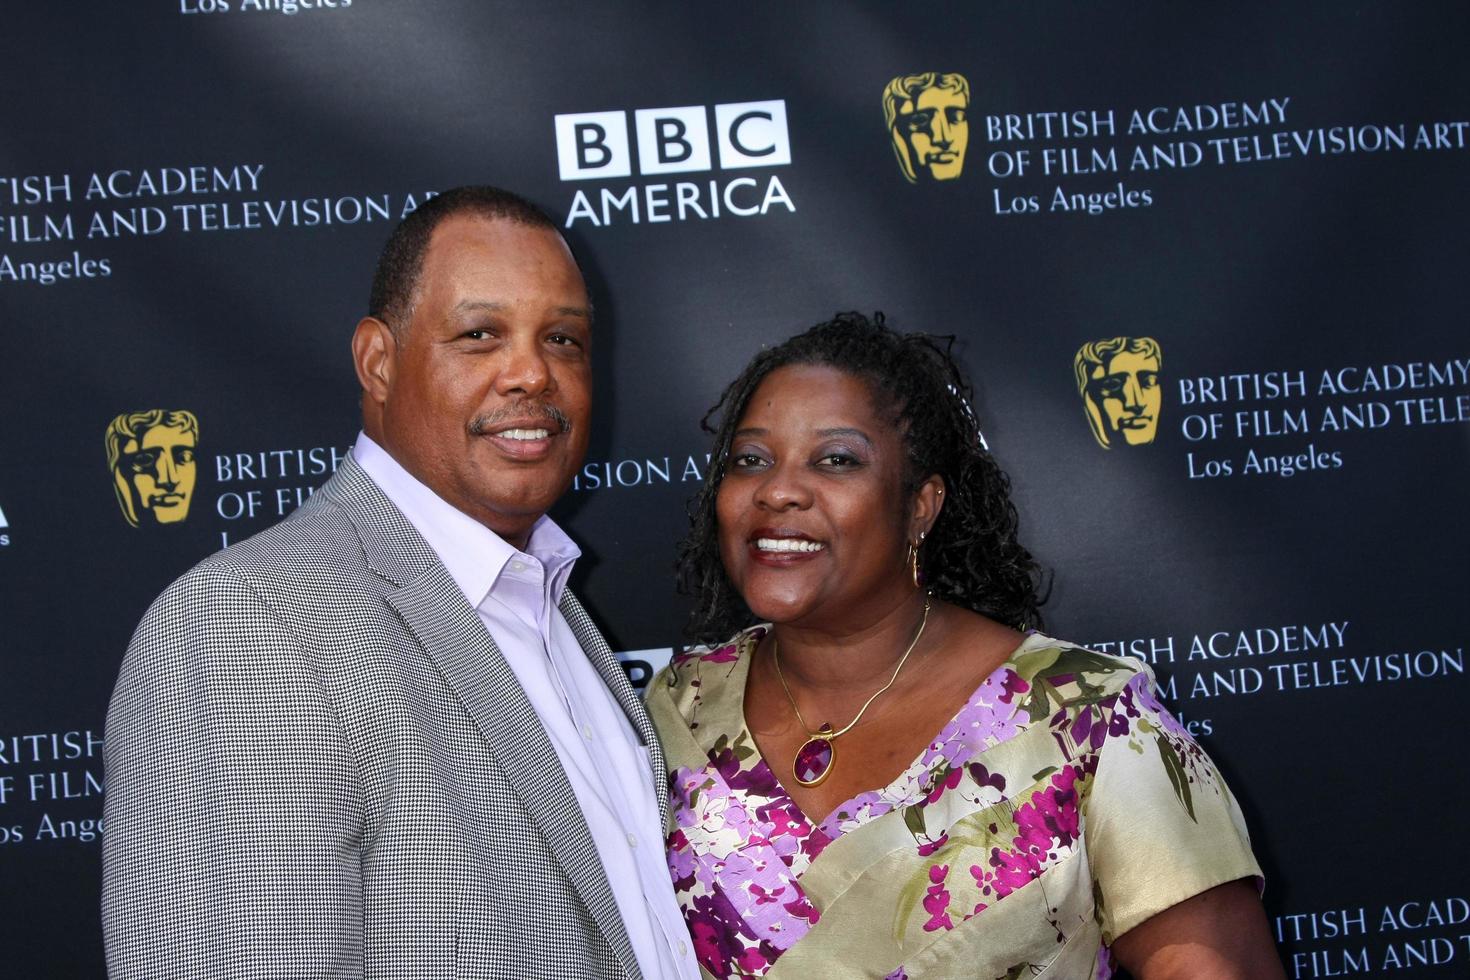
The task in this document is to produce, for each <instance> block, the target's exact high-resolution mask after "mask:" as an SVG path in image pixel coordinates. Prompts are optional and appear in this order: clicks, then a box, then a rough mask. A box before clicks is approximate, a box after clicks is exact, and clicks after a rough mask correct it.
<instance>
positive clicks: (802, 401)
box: [715, 364, 937, 629]
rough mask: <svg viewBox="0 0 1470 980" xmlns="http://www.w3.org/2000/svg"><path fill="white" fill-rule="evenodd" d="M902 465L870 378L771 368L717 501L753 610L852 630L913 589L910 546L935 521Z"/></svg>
mask: <svg viewBox="0 0 1470 980" xmlns="http://www.w3.org/2000/svg"><path fill="white" fill-rule="evenodd" d="M903 465H904V447H903V441H902V439H901V437H900V435H899V433H898V431H897V430H896V429H895V428H894V426H893V424H892V422H891V421H890V419H889V418H888V417H887V416H886V415H884V414H880V413H879V412H877V411H876V410H875V406H874V404H873V397H872V393H871V391H870V390H869V387H868V385H867V383H866V382H864V381H862V380H860V379H858V378H856V377H853V376H852V375H849V374H846V373H844V372H842V371H840V370H838V369H836V368H831V367H825V366H817V365H805V364H803V365H788V366H786V367H782V368H778V369H776V370H775V371H772V372H771V373H770V374H769V375H767V376H766V378H765V380H764V381H762V382H761V383H760V386H759V387H757V388H756V390H755V393H754V394H753V395H752V396H751V398H750V402H749V404H748V405H747V406H746V409H745V414H744V415H742V416H741V418H740V421H739V422H738V423H737V425H736V431H735V436H734V439H733V441H732V442H731V444H730V458H729V462H728V465H727V466H726V469H725V478H724V480H723V482H721V484H720V489H719V493H718V495H717V497H716V499H715V509H716V516H717V519H718V522H719V536H720V554H721V556H722V558H723V560H724V563H725V571H726V573H727V574H728V575H729V576H730V580H731V581H732V582H733V583H734V585H735V588H736V589H737V590H738V591H739V592H740V594H741V595H742V596H743V597H744V599H745V601H746V604H747V605H749V606H750V609H751V611H752V612H753V613H755V615H756V616H758V617H760V618H761V619H767V620H770V621H772V622H776V623H793V624H800V625H803V626H812V627H822V626H828V627H835V628H838V629H851V628H856V627H857V626H859V625H861V624H862V623H863V622H864V621H865V620H867V619H870V618H876V617H878V616H880V615H881V614H882V613H883V612H885V611H887V610H889V609H891V608H893V606H894V605H895V604H896V603H898V602H901V601H902V600H903V599H904V598H905V597H907V596H908V595H909V594H911V593H912V592H913V589H914V585H913V582H912V579H911V577H910V573H909V569H908V565H907V563H906V560H905V559H906V556H907V552H908V544H909V541H910V540H912V539H913V538H915V537H917V533H918V529H920V528H923V527H927V526H928V524H929V523H931V522H932V521H931V520H930V519H926V516H925V515H924V514H923V513H916V510H915V502H916V501H915V497H914V496H912V495H909V494H905V493H904V492H903V490H902V486H901V484H902V477H903ZM931 482H934V483H936V485H937V478H936V479H935V480H934V481H931ZM918 496H919V497H925V496H927V497H928V498H929V500H932V499H933V494H932V488H931V490H930V492H929V493H928V494H927V495H926V494H925V493H923V492H921V493H920V494H919V495H918ZM926 509H928V507H927V506H926V505H925V504H921V505H920V506H919V507H918V510H919V511H924V510H926Z"/></svg>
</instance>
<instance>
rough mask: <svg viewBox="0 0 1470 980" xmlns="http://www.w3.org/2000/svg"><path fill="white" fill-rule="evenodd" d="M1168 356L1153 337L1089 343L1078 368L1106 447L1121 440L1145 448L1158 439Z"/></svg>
mask: <svg viewBox="0 0 1470 980" xmlns="http://www.w3.org/2000/svg"><path fill="white" fill-rule="evenodd" d="M1163 362H1164V354H1163V351H1161V350H1160V349H1159V342H1158V341H1156V340H1154V339H1153V338H1152V337H1113V338H1110V339H1108V340H1094V341H1093V342H1091V343H1089V344H1083V345H1082V347H1081V348H1080V349H1079V350H1078V351H1077V357H1076V359H1075V360H1074V361H1073V367H1074V368H1075V369H1076V372H1077V393H1078V394H1080V395H1081V396H1082V407H1083V408H1084V409H1085V410H1086V412H1087V424H1088V425H1090V426H1092V435H1093V438H1095V439H1096V440H1097V444H1098V445H1099V446H1102V447H1103V448H1104V449H1111V448H1113V444H1114V443H1115V442H1121V443H1122V444H1123V445H1125V446H1142V445H1145V444H1147V443H1150V442H1153V441H1154V436H1155V435H1156V434H1157V433H1158V430H1159V410H1160V409H1161V408H1163V405H1164V390H1163V389H1162V388H1160V387H1159V368H1160V367H1161V366H1162V365H1163Z"/></svg>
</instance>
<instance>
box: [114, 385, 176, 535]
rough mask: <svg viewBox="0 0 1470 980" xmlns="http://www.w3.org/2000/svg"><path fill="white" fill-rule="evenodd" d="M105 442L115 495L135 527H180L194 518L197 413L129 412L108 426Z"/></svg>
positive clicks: (160, 410) (164, 411)
mask: <svg viewBox="0 0 1470 980" xmlns="http://www.w3.org/2000/svg"><path fill="white" fill-rule="evenodd" d="M104 441H105V443H106V445H107V468H108V469H109V470H111V471H112V489H113V491H114V492H115V493H116V494H117V505H118V507H120V508H122V514H123V517H124V518H126V519H127V522H128V523H129V524H131V525H132V526H133V527H137V526H138V525H139V524H140V523H142V522H144V521H147V522H148V523H150V524H177V523H179V522H180V521H182V520H184V519H185V518H187V517H188V516H189V502H190V500H192V499H193V496H194V481H195V478H196V476H197V475H198V473H197V467H196V466H195V463H194V452H195V450H196V449H197V448H198V444H199V420H198V419H197V418H195V417H194V413H193V412H186V411H182V410H180V411H167V410H165V409H161V408H155V409H153V410H151V411H147V412H124V413H123V414H121V415H119V416H118V417H117V418H115V419H113V420H112V422H111V424H109V425H108V426H107V435H106V438H105V440H104Z"/></svg>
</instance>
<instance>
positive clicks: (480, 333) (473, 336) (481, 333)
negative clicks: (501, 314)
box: [461, 330, 490, 340]
mask: <svg viewBox="0 0 1470 980" xmlns="http://www.w3.org/2000/svg"><path fill="white" fill-rule="evenodd" d="M461 336H463V337H464V338H465V339H466V340H484V339H485V338H486V337H489V336H490V331H488V330H466V331H465V332H464V333H463V334H462V335H461Z"/></svg>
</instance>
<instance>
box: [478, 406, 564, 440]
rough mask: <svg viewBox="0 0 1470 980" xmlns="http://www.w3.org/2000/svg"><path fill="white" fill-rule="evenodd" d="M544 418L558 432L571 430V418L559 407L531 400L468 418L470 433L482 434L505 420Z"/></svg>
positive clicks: (522, 420)
mask: <svg viewBox="0 0 1470 980" xmlns="http://www.w3.org/2000/svg"><path fill="white" fill-rule="evenodd" d="M531 418H535V419H544V420H545V421H547V422H550V423H551V424H552V425H553V426H555V427H556V431H557V432H559V433H567V432H570V431H571V430H572V420H571V419H569V418H567V417H566V415H565V414H564V413H563V412H562V410H561V409H559V408H557V407H556V406H555V405H545V404H541V403H532V402H518V403H516V404H514V405H507V406H505V407H504V408H498V409H496V410H495V411H493V412H489V413H486V414H485V415H477V416H475V417H474V418H473V419H471V420H470V425H469V429H470V435H474V436H482V435H484V434H485V433H486V432H489V431H490V430H491V429H493V428H495V427H496V426H498V425H502V424H504V423H506V422H524V421H525V420H527V419H531Z"/></svg>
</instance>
